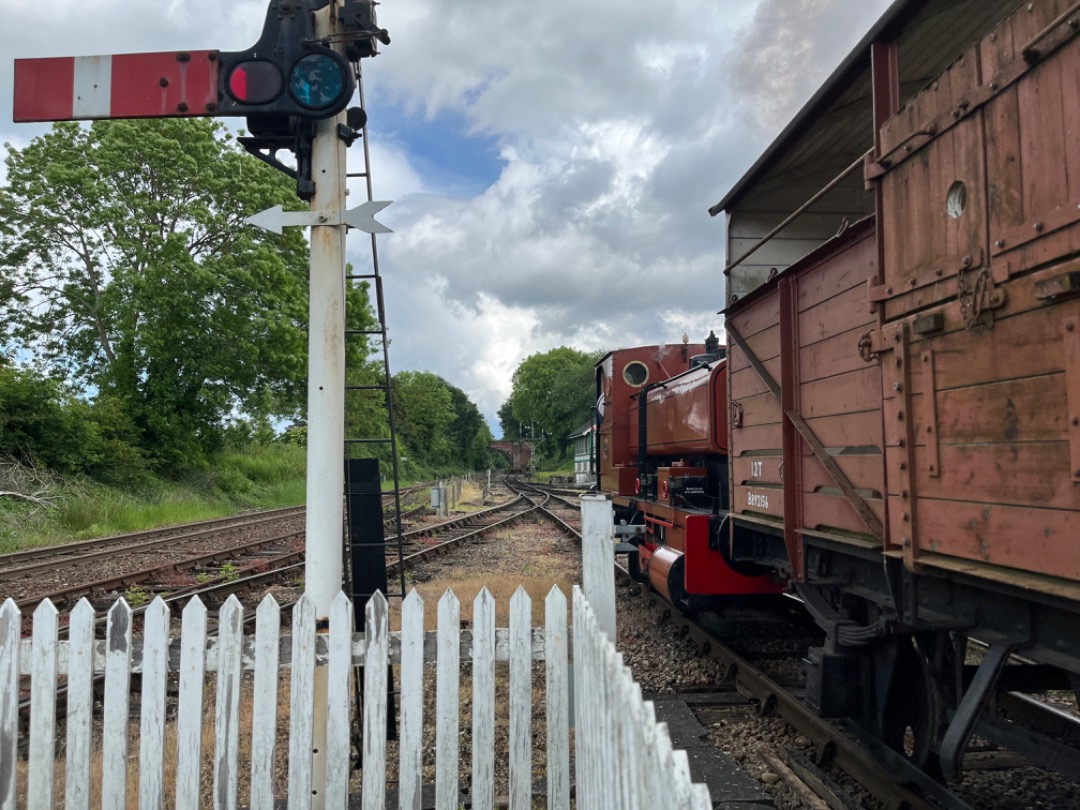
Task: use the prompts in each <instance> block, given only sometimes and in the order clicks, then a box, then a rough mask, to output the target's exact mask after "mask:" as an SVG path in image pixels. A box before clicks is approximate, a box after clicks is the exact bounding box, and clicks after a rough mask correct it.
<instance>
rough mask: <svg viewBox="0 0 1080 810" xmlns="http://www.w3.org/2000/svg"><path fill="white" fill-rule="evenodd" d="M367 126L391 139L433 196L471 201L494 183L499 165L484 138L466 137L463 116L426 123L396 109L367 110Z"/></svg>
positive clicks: (492, 142)
mask: <svg viewBox="0 0 1080 810" xmlns="http://www.w3.org/2000/svg"><path fill="white" fill-rule="evenodd" d="M370 107H371V105H370V104H369V110H368V114H369V115H370V116H371V118H372V126H373V127H377V129H378V131H380V132H388V133H392V135H393V137H394V139H395V140H396V141H397V142H398V143H399V144H401V145H402V146H404V147H405V148H406V149H407V151H408V155H409V161H410V163H412V165H413V168H414V169H416V171H417V173H418V174H420V175H421V176H422V177H424V178H425V181H427V183H429V184H430V186H432V187H434V189H437V190H438V191H441V192H444V193H447V194H450V195H452V196H466V197H472V196H475V195H477V194H480V193H481V192H482V191H484V189H486V188H487V187H488V186H490V185H491V184H492V183H494V182H495V181H496V180H497V179H498V178H499V175H500V174H501V173H502V170H503V166H504V165H505V164H504V161H503V160H502V159H501V158H500V157H499V148H498V143H497V141H496V139H495V138H493V137H491V136H488V135H470V134H469V133H468V125H467V124H466V122H465V118H464V116H462V115H461V114H459V113H455V112H449V111H444V112H441V113H439V114H438V115H437V116H435V117H434V118H431V119H427V118H425V117H424V116H423V115H422V114H414V113H410V112H407V111H405V110H403V109H402V108H401V107H398V106H397V105H387V106H385V107H378V108H375V109H370Z"/></svg>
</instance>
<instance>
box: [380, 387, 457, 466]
mask: <svg viewBox="0 0 1080 810" xmlns="http://www.w3.org/2000/svg"><path fill="white" fill-rule="evenodd" d="M456 415H457V414H456V412H455V411H454V398H453V396H452V395H451V393H450V390H449V389H448V388H447V387H446V383H445V382H444V381H443V380H442V378H441V377H439V376H438V375H436V374H432V373H431V372H429V371H399V372H398V373H397V374H395V375H394V417H395V420H396V421H395V424H396V427H397V432H398V442H399V446H402V447H404V448H405V449H406V451H407V452H406V454H407V455H408V456H409V457H410V458H412V459H413V460H414V461H416V462H418V463H420V464H424V465H427V466H428V467H430V468H432V469H434V470H445V469H447V468H448V467H449V466H450V465H451V464H452V463H453V462H454V461H456V459H453V458H452V457H451V450H452V445H451V442H450V439H449V435H448V430H449V428H450V425H452V424H453V422H454V418H455V417H456Z"/></svg>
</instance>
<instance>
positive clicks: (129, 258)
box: [0, 119, 307, 470]
mask: <svg viewBox="0 0 1080 810" xmlns="http://www.w3.org/2000/svg"><path fill="white" fill-rule="evenodd" d="M7 171H8V185H7V186H6V187H5V188H2V189H0V211H2V212H3V214H4V216H3V218H2V221H3V222H4V223H5V225H4V226H3V228H2V229H0V270H2V273H0V277H3V278H5V279H6V284H5V285H4V286H0V323H3V324H5V326H6V330H5V332H6V333H5V334H4V335H3V336H2V337H3V338H5V339H6V341H7V342H8V345H9V346H13V347H15V348H17V349H20V350H21V351H23V352H29V353H31V354H32V355H33V356H34V357H35V358H36V359H37V360H38V361H39V362H40V363H42V364H43V365H44V366H46V367H48V368H50V369H52V370H53V372H54V373H55V374H57V375H60V376H61V377H63V378H65V379H67V380H69V381H70V382H71V383H72V384H73V385H75V386H76V388H77V389H78V390H81V391H83V392H85V393H86V394H87V395H89V396H91V397H93V398H94V399H95V400H96V401H98V402H100V403H102V404H104V405H105V406H106V407H107V409H108V410H109V412H110V413H111V414H112V415H113V417H114V418H112V419H110V420H109V421H110V423H111V424H112V430H113V433H114V434H115V435H117V436H120V435H125V436H128V437H129V438H134V439H135V440H136V442H137V444H138V445H139V446H140V447H142V448H143V449H144V450H145V451H146V453H147V454H148V455H149V456H150V457H151V458H152V459H154V460H156V461H158V462H161V463H164V464H165V465H167V467H168V468H171V469H175V470H182V469H186V468H193V467H195V468H197V467H200V466H204V465H205V463H206V457H207V454H208V453H209V452H212V451H213V450H215V449H217V448H219V447H221V446H222V445H223V443H224V440H225V428H226V426H227V424H229V423H230V422H231V421H233V420H234V419H235V418H236V417H238V416H239V417H243V418H250V419H253V420H255V421H260V420H262V421H265V420H267V419H269V418H273V417H283V416H292V415H297V414H299V413H300V412H301V410H302V407H303V403H304V396H305V387H304V377H305V362H306V316H307V288H306V287H307V285H306V279H307V261H306V259H307V248H306V243H305V240H304V237H303V234H302V232H300V231H299V230H298V229H290V230H289V231H287V232H286V233H285V234H284V235H282V236H273V235H269V234H265V233H262V232H257V231H256V230H255V229H253V228H250V227H247V226H244V225H243V224H242V220H243V218H244V217H245V216H248V215H250V214H252V213H255V212H257V211H259V210H262V209H263V208H266V207H269V206H271V205H275V204H283V205H286V206H288V207H290V208H291V207H295V206H296V199H295V196H294V194H293V190H292V185H291V183H290V181H289V180H288V179H287V178H286V177H284V176H283V175H280V174H278V173H277V172H275V171H274V170H273V169H271V168H270V167H268V166H265V165H264V164H261V163H260V162H258V161H257V160H254V159H253V158H251V157H250V156H248V155H245V154H244V153H243V152H242V151H241V150H240V149H239V148H238V147H237V146H236V145H235V144H234V143H233V141H232V138H231V136H230V135H228V133H227V132H226V130H225V129H224V127H223V126H222V125H221V124H219V123H217V122H214V121H211V120H208V119H190V120H180V119H164V120H156V121H98V122H95V123H94V124H93V125H92V126H91V127H89V128H83V127H80V126H79V125H77V124H73V123H62V124H57V125H55V126H54V127H53V129H52V131H51V132H49V133H48V134H46V135H44V136H41V137H39V138H36V139H34V141H32V142H31V144H30V145H29V146H27V147H26V148H25V149H22V150H17V149H14V148H12V147H10V146H8V157H7Z"/></svg>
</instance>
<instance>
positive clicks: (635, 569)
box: [626, 551, 649, 585]
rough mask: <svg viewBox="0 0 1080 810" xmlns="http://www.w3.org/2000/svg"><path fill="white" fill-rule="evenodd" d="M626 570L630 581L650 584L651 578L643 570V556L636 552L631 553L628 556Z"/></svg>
mask: <svg viewBox="0 0 1080 810" xmlns="http://www.w3.org/2000/svg"><path fill="white" fill-rule="evenodd" d="M626 568H627V570H628V572H629V574H630V579H632V580H634V582H640V583H642V584H644V585H648V584H649V578H648V577H647V576H645V574H644V572H642V570H641V555H640V554H638V553H637V552H636V551H631V552H630V553H629V554H627V555H626Z"/></svg>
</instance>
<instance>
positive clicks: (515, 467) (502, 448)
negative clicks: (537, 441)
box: [488, 442, 532, 473]
mask: <svg viewBox="0 0 1080 810" xmlns="http://www.w3.org/2000/svg"><path fill="white" fill-rule="evenodd" d="M488 450H494V451H495V452H496V453H501V454H502V455H504V456H506V458H507V459H509V461H510V472H512V473H521V472H525V470H526V469H528V467H529V462H530V461H532V448H531V447H529V445H527V444H525V442H491V443H490V444H489V445H488Z"/></svg>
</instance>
